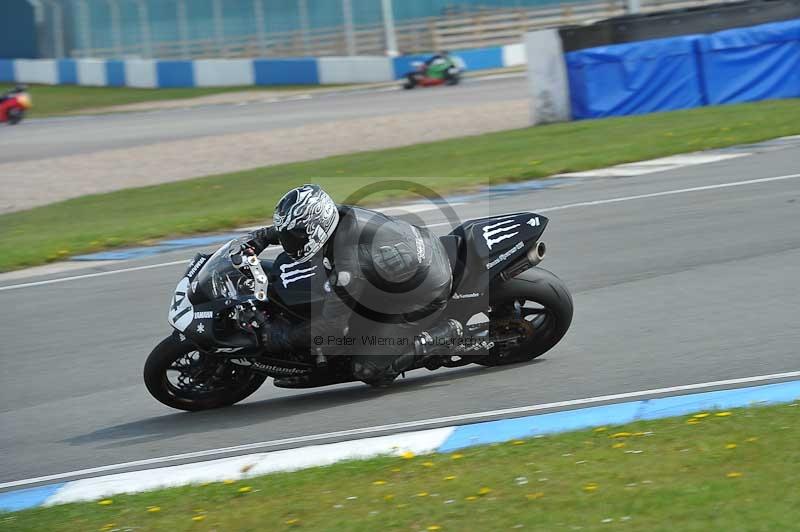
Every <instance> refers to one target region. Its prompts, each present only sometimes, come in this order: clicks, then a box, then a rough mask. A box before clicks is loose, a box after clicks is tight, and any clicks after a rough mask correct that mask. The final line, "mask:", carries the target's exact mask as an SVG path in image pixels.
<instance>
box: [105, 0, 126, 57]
mask: <svg viewBox="0 0 800 532" xmlns="http://www.w3.org/2000/svg"><path fill="white" fill-rule="evenodd" d="M106 3H107V4H108V11H109V13H111V39H112V41H113V42H114V55H115V56H116V58H117V59H119V58H120V56H121V55H122V24H121V22H120V13H119V4H118V3H117V0H106Z"/></svg>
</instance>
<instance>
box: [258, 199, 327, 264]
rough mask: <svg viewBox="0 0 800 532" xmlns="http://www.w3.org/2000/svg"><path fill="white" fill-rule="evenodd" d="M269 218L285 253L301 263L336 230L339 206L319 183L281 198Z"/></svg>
mask: <svg viewBox="0 0 800 532" xmlns="http://www.w3.org/2000/svg"><path fill="white" fill-rule="evenodd" d="M272 221H273V224H274V226H275V229H276V230H277V231H278V238H279V239H280V241H281V246H283V250H284V251H285V252H286V254H287V255H289V256H290V257H291V258H292V259H293V260H295V261H296V262H305V261H307V260H308V259H310V258H311V257H313V256H314V254H316V253H317V252H318V251H319V250H320V249H322V247H323V246H324V245H325V243H326V242H327V241H328V239H330V237H331V235H332V234H333V232H334V231H335V230H336V226H337V225H338V224H339V209H338V208H337V206H336V203H334V201H333V199H332V198H331V197H330V196H329V195H328V194H327V193H326V192H325V191H324V190H322V188H321V187H320V186H319V185H303V186H301V187H297V188H295V189H292V190H290V191H289V192H287V193H286V195H285V196H283V197H282V198H281V200H280V201H279V202H278V205H277V206H276V207H275V214H274V215H273V217H272Z"/></svg>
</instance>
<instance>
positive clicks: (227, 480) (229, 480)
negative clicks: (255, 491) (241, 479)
mask: <svg viewBox="0 0 800 532" xmlns="http://www.w3.org/2000/svg"><path fill="white" fill-rule="evenodd" d="M234 482H236V481H235V480H231V479H229V478H226V479H225V480H223V481H222V483H223V484H233V483H234Z"/></svg>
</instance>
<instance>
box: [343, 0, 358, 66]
mask: <svg viewBox="0 0 800 532" xmlns="http://www.w3.org/2000/svg"><path fill="white" fill-rule="evenodd" d="M342 18H343V19H344V42H345V45H346V47H347V55H356V54H357V53H358V51H357V50H356V31H355V26H354V24H353V2H352V0H342Z"/></svg>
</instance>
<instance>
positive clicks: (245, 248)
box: [230, 243, 256, 270]
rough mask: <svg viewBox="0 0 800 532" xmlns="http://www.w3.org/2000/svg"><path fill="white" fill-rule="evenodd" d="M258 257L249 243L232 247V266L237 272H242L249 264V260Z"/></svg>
mask: <svg viewBox="0 0 800 532" xmlns="http://www.w3.org/2000/svg"><path fill="white" fill-rule="evenodd" d="M255 255H256V251H255V250H254V249H253V248H252V247H250V245H249V244H247V243H240V244H239V245H238V246H232V247H231V251H230V258H231V264H233V267H234V268H236V269H237V270H241V269H242V268H243V267H244V266H245V265H246V264H247V258H248V257H252V256H255Z"/></svg>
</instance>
